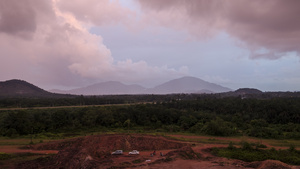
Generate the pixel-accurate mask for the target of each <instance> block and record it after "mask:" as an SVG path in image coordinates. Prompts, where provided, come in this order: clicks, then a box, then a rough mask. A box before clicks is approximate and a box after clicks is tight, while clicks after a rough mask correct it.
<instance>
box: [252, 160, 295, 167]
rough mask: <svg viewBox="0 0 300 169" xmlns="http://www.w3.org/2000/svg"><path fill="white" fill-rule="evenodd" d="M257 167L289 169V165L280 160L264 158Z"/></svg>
mask: <svg viewBox="0 0 300 169" xmlns="http://www.w3.org/2000/svg"><path fill="white" fill-rule="evenodd" d="M257 169H291V167H290V166H289V165H287V164H285V163H283V162H281V161H276V160H266V161H263V162H262V163H261V164H260V165H259V166H258V167H257Z"/></svg>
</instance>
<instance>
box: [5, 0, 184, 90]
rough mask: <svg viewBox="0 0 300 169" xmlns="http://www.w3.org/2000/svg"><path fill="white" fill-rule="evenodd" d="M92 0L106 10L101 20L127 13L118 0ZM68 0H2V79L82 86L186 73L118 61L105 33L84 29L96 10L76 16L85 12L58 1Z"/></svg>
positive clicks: (86, 9)
mask: <svg viewBox="0 0 300 169" xmlns="http://www.w3.org/2000/svg"><path fill="white" fill-rule="evenodd" d="M82 2H87V1H82ZM89 2H94V3H96V4H98V6H100V7H99V10H100V9H103V10H104V11H102V13H101V12H100V14H101V15H103V16H101V17H98V18H96V20H97V22H99V24H102V23H103V24H104V23H106V22H110V21H109V20H110V17H112V18H111V20H115V21H117V20H119V19H120V18H119V17H123V16H125V15H126V13H127V12H126V11H125V14H124V15H121V14H118V11H116V12H115V11H114V10H118V9H119V7H120V6H119V5H118V4H117V3H116V2H112V3H111V1H99V2H98V1H92V0H91V1H89ZM68 3H69V0H53V1H41V0H22V1H17V0H9V1H8V0H7V1H3V0H0V9H1V10H0V60H1V62H0V80H8V79H12V78H19V79H24V80H28V81H30V82H32V83H39V84H44V85H45V84H47V85H51V84H56V85H61V86H80V85H83V83H85V82H87V81H88V82H97V81H106V80H117V81H124V82H127V83H131V82H139V81H142V80H144V79H145V77H149V78H148V80H153V79H155V77H157V76H160V77H161V76H164V77H165V76H167V77H178V76H181V75H182V72H183V71H182V70H178V71H177V70H173V69H169V68H164V67H161V68H157V67H151V66H149V65H148V64H147V63H146V62H144V61H139V62H131V61H127V62H115V61H114V58H113V56H112V53H111V51H110V50H109V49H108V48H107V47H106V46H105V44H104V43H103V41H102V37H101V36H99V35H95V34H91V33H90V32H89V31H88V30H87V28H86V25H85V23H87V22H90V21H91V20H92V18H93V17H97V16H96V14H95V13H93V12H92V15H90V16H88V17H87V18H85V17H83V18H80V19H82V20H80V19H78V18H77V17H76V16H79V15H80V14H82V11H79V12H78V11H77V8H76V10H75V11H76V12H74V11H69V10H71V9H68V8H67V7H66V6H64V7H65V8H63V6H60V5H62V4H68ZM72 3H79V1H74V2H73V1H72ZM79 4H82V5H84V4H85V3H79ZM76 5H78V4H76ZM93 5H95V4H93V3H90V4H89V6H82V7H85V8H84V10H85V11H87V12H91V11H90V10H89V9H90V8H89V7H93ZM79 6H81V5H79ZM79 6H78V7H79ZM62 8H63V9H62ZM67 9H68V10H67ZM72 9H73V8H72ZM106 9H107V10H106ZM97 10H98V8H97ZM97 10H96V9H95V11H94V12H96V11H97ZM77 12H78V13H77ZM119 12H120V11H119ZM121 13H122V11H121ZM183 73H185V72H183ZM125 80H127V81H125Z"/></svg>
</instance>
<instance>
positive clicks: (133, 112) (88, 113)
mask: <svg viewBox="0 0 300 169" xmlns="http://www.w3.org/2000/svg"><path fill="white" fill-rule="evenodd" d="M164 99H166V98H164ZM299 111H300V99H299V98H273V99H266V100H263V99H241V98H238V97H232V98H231V97H228V98H214V97H198V98H193V99H183V100H182V99H179V98H176V97H173V98H168V99H167V101H163V99H162V101H159V102H153V103H148V104H139V105H123V106H106V107H79V108H57V109H26V110H5V111H4V110H2V111H0V135H2V136H17V135H28V134H37V133H45V132H52V133H57V132H76V131H85V130H90V129H95V130H101V129H105V130H114V129H123V130H142V131H160V132H190V133H197V134H205V135H214V136H237V135H248V136H253V137H260V138H288V139H290V138H292V139H300V112H299Z"/></svg>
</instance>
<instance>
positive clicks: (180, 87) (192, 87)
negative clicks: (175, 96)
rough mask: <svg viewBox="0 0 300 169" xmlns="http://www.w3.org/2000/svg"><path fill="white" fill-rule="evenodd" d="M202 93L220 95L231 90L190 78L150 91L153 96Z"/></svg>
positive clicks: (172, 81) (169, 82)
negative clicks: (209, 92) (207, 92)
mask: <svg viewBox="0 0 300 169" xmlns="http://www.w3.org/2000/svg"><path fill="white" fill-rule="evenodd" d="M203 91H211V92H212V93H221V92H228V91H231V89H229V88H226V87H223V86H220V85H217V84H214V83H210V82H206V81H204V80H202V79H199V78H196V77H191V76H184V77H181V78H178V79H174V80H170V81H168V82H166V83H163V84H161V85H159V86H156V87H154V88H152V89H150V92H151V93H155V94H171V93H202V92H203Z"/></svg>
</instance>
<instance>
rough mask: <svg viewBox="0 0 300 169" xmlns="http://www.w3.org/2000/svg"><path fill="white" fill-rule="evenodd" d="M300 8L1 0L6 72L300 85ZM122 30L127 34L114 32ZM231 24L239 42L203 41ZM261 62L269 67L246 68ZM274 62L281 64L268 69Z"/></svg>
mask: <svg viewBox="0 0 300 169" xmlns="http://www.w3.org/2000/svg"><path fill="white" fill-rule="evenodd" d="M129 2H130V3H129ZM124 4H125V5H124ZM299 16H300V1H298V0H252V1H249V0H236V1H235V0H234V1H232V0H222V1H220V0H209V1H207V0H189V1H185V0H150V1H149V0H128V1H124V0H120V1H118V0H101V1H98V0H73V1H69V0H52V1H51V0H45V1H44V0H22V1H20V0H0V59H1V62H0V80H1V81H2V80H8V79H13V78H17V79H23V80H27V81H29V82H32V83H34V84H37V85H39V86H41V87H45V88H48V89H50V88H54V87H57V88H72V87H79V86H84V85H87V84H92V83H96V82H101V81H109V80H114V81H121V82H125V83H137V84H153V85H154V84H155V83H156V84H157V83H159V82H163V81H166V80H170V79H173V78H178V77H181V76H185V75H193V76H197V77H199V78H204V79H205V80H211V81H212V82H216V83H221V84H223V85H227V87H233V88H234V87H237V86H240V87H249V86H247V84H249V82H251V83H252V84H251V87H259V83H262V82H261V80H262V79H265V83H266V85H265V86H264V87H263V88H264V89H268V85H269V86H270V90H274V89H275V90H277V89H278V90H287V89H288V90H289V89H290V90H300V88H297V87H295V86H300V75H299V73H300V72H299V71H300V69H299V67H300V66H299V55H300V45H299V44H300V22H299V21H298V20H299V19H298V17H299ZM104 28H107V29H105V31H103V29H104ZM92 30H94V32H93V31H92ZM116 30H118V31H119V32H116ZM120 30H121V31H120ZM114 31H115V32H114ZM114 34H118V35H120V36H119V38H118V37H116V39H115V41H113V42H110V39H109V38H111V37H114V36H113V35H114ZM224 34H225V35H226V38H225V39H226V40H230V42H229V43H232V42H234V43H232V46H233V47H228V48H227V47H226V48H225V47H224V49H220V50H221V51H225V52H223V54H222V53H215V54H213V51H214V50H215V49H209V50H208V48H204V47H203V46H205V45H204V44H205V42H208V41H209V40H215V41H219V39H220V35H221V37H222V36H223V35H224ZM128 35H130V37H129V36H128ZM175 36H176V37H177V36H178V38H177V39H176V42H175V41H173V40H174V37H175ZM103 37H107V39H103ZM121 37H126V38H128V39H125V38H121ZM153 37H155V38H156V39H157V40H153ZM136 39H138V40H140V39H142V40H141V42H142V43H138V42H136V43H137V44H134V43H132V42H131V41H134V40H136ZM146 40H147V41H146ZM145 41H146V42H145ZM179 41H180V42H179ZM191 41H192V42H191ZM194 42H195V43H194ZM196 42H197V43H196ZM200 42H201V43H200ZM130 43H132V45H131V48H126V49H127V50H124V46H126V45H127V46H128V47H129V46H130ZM179 44H180V46H179ZM191 44H193V45H194V46H196V47H190V48H188V47H187V46H190V45H191ZM108 45H109V46H111V48H110V47H109V46H108ZM164 45H165V46H164ZM172 45H173V46H172ZM197 45H199V46H197ZM120 46H122V48H121V47H120ZM161 46H163V48H162V47H161ZM223 46H224V45H223ZM169 48H170V49H171V48H172V50H173V52H168V51H167V52H166V50H167V49H169ZM196 48H198V49H201V50H202V51H201V52H202V53H199V51H198V50H196ZM129 49H130V50H129ZM206 50H207V51H209V52H206ZM121 51H122V52H123V51H124V52H123V53H122V52H121ZM153 51H156V53H152V52H153ZM183 51H184V54H182V55H180V53H181V52H182V53H183ZM239 51H247V52H239ZM197 52H198V53H199V55H200V54H201V56H193V55H195V53H197ZM237 53H238V54H237ZM151 54H152V56H149V55H151ZM222 55H223V56H222ZM230 55H231V56H230ZM237 55H238V56H237ZM241 55H242V56H241ZM146 56H147V57H146ZM295 57H297V58H298V60H297V63H295V65H293V66H290V65H289V64H290V63H291V62H292V59H290V58H295ZM212 58H213V59H212ZM229 58H231V59H232V58H238V61H236V60H235V61H232V62H230V63H229V61H228V60H230V59H229ZM285 58H286V59H287V60H288V61H287V60H284V59H285ZM247 59H250V60H247ZM200 60H201V62H202V63H203V65H197V66H196V65H195V64H194V65H193V63H196V62H197V61H200ZM251 60H252V61H251ZM253 60H254V61H253ZM260 60H263V61H260ZM276 60H278V61H284V62H281V63H279V62H276ZM293 60H295V59H293ZM225 64H227V67H228V70H224V69H226V65H225ZM255 64H257V65H266V66H268V67H265V70H264V69H262V68H259V69H256V70H255V71H253V72H254V73H253V72H252V74H251V71H245V68H246V67H247V66H248V69H249V70H250V69H253V68H257V66H255ZM170 65H171V66H170ZM208 65H210V66H208ZM233 65H234V66H233ZM241 65H245V66H244V67H242V66H241ZM274 66H278V69H279V70H280V71H278V72H277V75H275V74H272V75H270V74H268V73H269V72H270V71H273V69H274V70H275V68H274ZM218 67H221V68H224V69H223V70H220V69H219V68H218ZM233 67H235V69H234V70H233ZM229 69H230V73H231V72H248V73H249V72H250V73H249V74H251V75H249V74H244V75H242V74H238V73H237V74H232V75H231V76H232V77H235V78H232V77H230V76H226V75H225V74H224V72H226V71H228V72H229ZM281 70H282V71H281ZM197 72H199V73H197ZM203 72H206V74H205V73H203ZM208 72H213V73H208ZM228 74H229V73H228ZM243 77H251V78H253V79H250V80H249V78H248V79H246V78H245V79H242V78H243ZM237 78H240V79H237ZM255 78H257V84H256V82H255V81H253V80H255ZM274 79H276V80H274ZM243 80H244V81H243ZM271 84H272V85H275V86H276V87H272V85H271ZM285 85H286V86H285Z"/></svg>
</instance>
